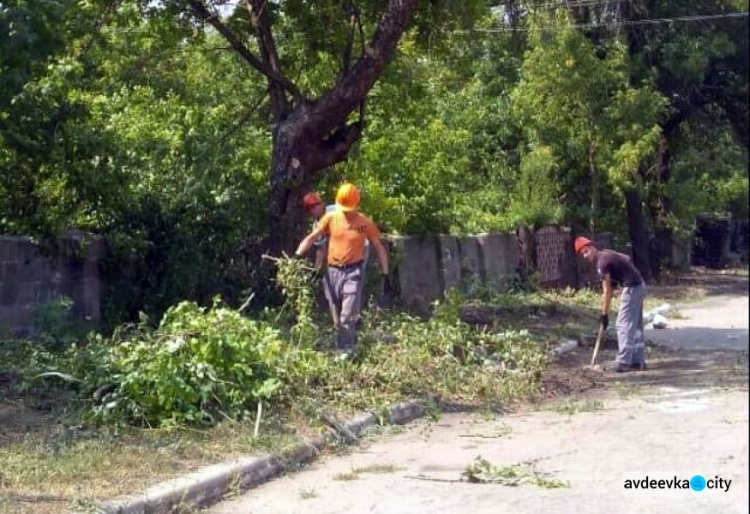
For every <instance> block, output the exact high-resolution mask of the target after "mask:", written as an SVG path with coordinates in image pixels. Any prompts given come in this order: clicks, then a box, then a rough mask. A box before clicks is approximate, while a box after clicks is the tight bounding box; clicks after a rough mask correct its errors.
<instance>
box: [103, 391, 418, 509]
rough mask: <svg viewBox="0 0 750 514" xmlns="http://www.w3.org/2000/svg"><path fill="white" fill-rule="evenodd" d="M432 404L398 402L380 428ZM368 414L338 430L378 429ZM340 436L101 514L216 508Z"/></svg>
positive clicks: (185, 481)
mask: <svg viewBox="0 0 750 514" xmlns="http://www.w3.org/2000/svg"><path fill="white" fill-rule="evenodd" d="M430 401H431V399H424V400H415V401H408V402H401V403H398V404H396V405H392V406H391V407H389V408H388V419H384V420H383V421H384V424H403V423H408V422H409V421H412V420H414V419H417V418H420V417H422V416H424V414H425V411H426V407H425V405H426V404H427V403H428V402H430ZM378 422H379V419H378V416H376V415H375V414H374V413H372V412H368V413H365V414H361V415H359V416H357V417H355V418H354V419H351V420H349V421H348V422H346V423H343V424H342V429H343V430H342V432H346V431H349V433H350V434H354V435H359V434H360V433H362V432H363V431H364V430H365V429H366V428H369V427H371V426H373V425H376V424H378ZM342 439H346V437H345V435H341V434H339V433H338V432H337V431H334V430H332V429H329V430H328V431H326V432H325V433H324V434H323V435H322V436H319V437H315V438H313V439H307V440H303V441H302V442H300V443H298V444H296V445H295V446H293V447H292V448H291V449H289V450H287V451H285V452H283V453H281V454H277V455H269V456H265V457H254V458H246V459H236V460H233V461H230V462H226V463H222V464H216V465H213V466H208V467H205V468H203V469H200V470H198V471H196V472H194V473H190V474H188V475H186V476H184V477H180V478H176V479H173V480H168V481H166V482H162V483H161V484H158V485H156V486H154V487H152V488H150V489H148V490H146V491H145V492H144V493H142V494H139V495H133V496H126V497H122V498H119V499H115V500H111V501H108V502H105V503H103V504H101V505H100V507H99V512H100V513H105V514H161V513H171V512H175V511H176V510H177V509H178V508H180V507H183V508H184V507H188V506H190V507H198V506H201V507H205V506H207V505H210V504H212V503H216V502H218V501H219V500H220V499H221V498H222V497H223V496H224V495H225V494H226V493H227V492H228V491H229V490H236V489H237V488H239V489H241V490H246V489H250V488H252V487H255V486H258V485H260V484H262V483H264V482H267V481H268V480H270V479H271V478H273V477H275V476H277V475H280V474H281V473H283V472H284V471H285V470H288V469H291V468H294V467H297V466H299V465H301V464H304V463H306V462H310V461H312V460H315V458H316V457H317V456H318V454H319V453H320V451H321V450H323V449H324V448H325V447H326V446H328V445H330V444H331V443H333V442H335V441H339V440H342Z"/></svg>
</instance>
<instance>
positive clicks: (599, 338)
mask: <svg viewBox="0 0 750 514" xmlns="http://www.w3.org/2000/svg"><path fill="white" fill-rule="evenodd" d="M603 336H604V325H602V324H601V323H600V324H599V333H598V334H597V336H596V344H595V345H594V353H593V354H592V355H591V366H593V365H594V363H595V362H596V356H597V355H598V354H599V345H600V344H601V343H602V337H603Z"/></svg>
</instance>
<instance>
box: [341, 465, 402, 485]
mask: <svg viewBox="0 0 750 514" xmlns="http://www.w3.org/2000/svg"><path fill="white" fill-rule="evenodd" d="M401 469H403V468H399V467H397V466H393V465H391V464H368V465H367V466H361V467H354V468H352V469H351V471H346V472H343V473H337V474H335V475H334V476H333V479H334V480H338V481H342V482H349V481H351V480H358V479H359V477H360V476H361V475H364V474H366V473H371V474H386V473H395V472H396V471H399V470H401Z"/></svg>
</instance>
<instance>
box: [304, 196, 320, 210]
mask: <svg viewBox="0 0 750 514" xmlns="http://www.w3.org/2000/svg"><path fill="white" fill-rule="evenodd" d="M322 204H323V201H322V200H321V199H320V196H318V195H317V194H316V193H307V194H306V195H305V196H304V197H303V198H302V205H304V206H305V210H306V211H308V212H309V211H310V209H312V208H313V207H315V206H316V205H322Z"/></svg>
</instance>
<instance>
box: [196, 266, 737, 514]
mask: <svg viewBox="0 0 750 514" xmlns="http://www.w3.org/2000/svg"><path fill="white" fill-rule="evenodd" d="M704 285H705V284H704ZM710 285H711V291H710V293H709V297H708V298H707V299H706V300H704V301H702V302H700V303H692V304H686V305H684V306H679V307H680V312H681V313H682V318H684V319H682V318H681V319H675V320H673V321H671V328H668V329H665V330H653V331H649V332H648V334H647V337H648V339H649V340H651V341H653V343H652V344H650V345H649V350H648V364H649V369H648V370H646V371H644V372H631V373H624V374H608V373H603V372H601V371H595V370H589V369H586V368H585V364H587V363H588V362H589V360H590V358H591V349H590V348H586V347H584V348H579V349H577V350H575V351H573V352H571V353H569V354H567V355H565V356H564V358H563V359H561V360H560V361H559V362H558V363H557V364H556V365H554V366H552V367H551V368H550V370H549V371H548V372H547V374H546V375H545V377H544V386H543V390H542V392H541V394H540V397H539V398H537V399H536V401H535V402H532V403H530V404H525V405H521V406H515V407H514V408H513V409H512V410H510V411H509V412H507V413H504V414H501V415H500V414H498V415H488V414H483V413H453V414H445V415H443V416H442V417H441V418H440V419H439V420H438V421H436V422H434V421H427V420H421V421H419V422H415V423H412V424H410V425H409V426H407V427H405V428H401V429H400V430H398V429H396V430H393V429H390V432H391V433H390V434H389V435H387V436H385V437H384V436H382V435H380V436H379V437H376V438H374V439H373V440H371V441H370V442H369V443H367V444H364V445H362V446H361V447H358V448H357V449H355V450H353V451H352V453H350V454H348V455H346V456H332V457H328V458H324V459H321V460H319V461H317V462H316V463H314V464H312V465H311V466H310V467H309V468H307V469H305V470H303V471H301V472H298V473H294V474H291V475H287V476H285V477H282V478H279V479H277V480H275V481H273V482H270V483H268V484H266V485H264V486H261V487H259V488H257V489H253V490H251V491H248V492H247V493H245V494H244V495H241V496H238V497H236V498H234V499H231V500H227V501H225V502H223V503H221V504H218V505H215V506H213V507H212V508H210V509H209V510H208V511H209V512H210V513H212V514H228V513H238V514H242V513H253V512H268V513H307V512H310V513H328V514H332V513H338V512H347V513H359V512H374V513H389V514H391V513H405V514H406V513H410V514H411V513H428V512H429V513H431V512H441V513H459V512H460V513H463V512H488V513H489V512H493V513H494V512H500V511H506V512H530V513H535V512H539V513H542V512H544V513H547V512H550V511H552V512H555V511H557V512H577V513H578V514H584V513H600V512H610V513H612V514H616V513H630V512H638V511H641V512H675V513H677V512H679V513H682V512H700V513H702V512H722V513H725V512H726V513H735V512H737V513H740V512H742V513H746V512H747V505H748V504H749V501H748V500H749V498H748V465H749V463H748V298H747V281H746V279H743V280H741V281H739V282H738V281H737V280H729V281H728V282H727V283H726V284H719V285H716V284H710ZM677 299H678V300H679V298H677ZM614 355H615V350H614V349H613V345H612V343H611V342H610V344H608V345H607V346H606V347H605V349H604V350H603V351H602V353H601V354H600V362H602V363H606V362H608V361H611V360H612V359H613V357H614ZM478 456H481V457H482V458H484V459H486V460H487V461H489V463H491V464H492V465H493V466H495V469H496V470H499V472H498V473H499V474H500V475H503V474H504V476H506V479H505V480H504V481H503V482H502V483H495V482H492V483H470V482H468V481H466V480H465V479H464V476H463V475H462V474H463V473H464V471H465V470H466V469H467V466H469V465H470V464H471V463H472V462H473V461H474V459H475V458H477V457H478ZM513 470H515V475H516V476H518V474H519V470H522V473H521V474H523V473H525V476H526V477H527V478H529V477H531V479H529V480H527V481H524V480H523V479H521V480H520V483H518V482H519V480H518V479H517V480H515V481H513V480H511V481H510V483H515V485H509V481H508V479H507V477H508V476H509V473H511V474H512V472H513ZM694 475H702V476H704V477H705V479H706V480H709V479H715V478H717V477H721V478H722V479H723V480H731V482H730V483H729V485H728V487H727V485H726V483H724V482H723V487H722V489H721V490H718V489H708V488H707V489H704V490H703V491H700V492H697V491H693V490H691V489H689V488H687V489H679V490H677V489H671V490H666V489H661V490H659V489H647V490H642V489H640V490H632V489H626V488H625V483H626V482H625V481H626V480H642V479H645V478H647V477H648V478H650V479H665V480H668V479H672V478H673V477H675V478H679V480H683V479H688V480H689V479H690V478H691V477H693V476H694ZM493 476H494V475H493ZM556 485H557V486H560V485H561V486H562V487H555V486H556Z"/></svg>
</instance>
